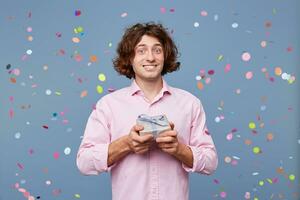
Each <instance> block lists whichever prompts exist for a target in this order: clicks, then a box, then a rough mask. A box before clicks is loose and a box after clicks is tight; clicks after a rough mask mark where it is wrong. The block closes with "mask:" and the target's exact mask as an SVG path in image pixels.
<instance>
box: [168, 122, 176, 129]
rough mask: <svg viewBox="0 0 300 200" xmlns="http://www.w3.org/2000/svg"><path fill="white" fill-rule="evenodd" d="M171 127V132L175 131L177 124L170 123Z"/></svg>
mask: <svg viewBox="0 0 300 200" xmlns="http://www.w3.org/2000/svg"><path fill="white" fill-rule="evenodd" d="M169 124H170V126H171V130H174V127H175V124H174V123H173V122H169Z"/></svg>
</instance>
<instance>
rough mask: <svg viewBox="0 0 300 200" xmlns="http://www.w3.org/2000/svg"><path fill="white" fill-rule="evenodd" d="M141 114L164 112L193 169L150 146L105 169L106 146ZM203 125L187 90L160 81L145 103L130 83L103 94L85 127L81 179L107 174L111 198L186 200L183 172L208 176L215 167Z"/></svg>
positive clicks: (79, 159) (79, 163) (199, 108)
mask: <svg viewBox="0 0 300 200" xmlns="http://www.w3.org/2000/svg"><path fill="white" fill-rule="evenodd" d="M140 114H147V115H151V116H153V115H160V114H165V115H166V116H167V118H168V120H169V121H171V122H173V123H174V124H175V128H174V129H176V130H177V132H178V140H179V142H181V143H184V144H186V145H188V146H189V147H190V148H191V150H192V153H193V158H194V163H193V167H192V168H189V167H188V166H186V165H184V164H183V163H182V162H180V161H178V160H177V159H176V158H175V157H173V156H171V155H169V154H167V153H165V152H163V151H161V150H160V149H159V148H158V147H157V146H156V145H155V143H154V145H153V146H152V148H151V149H150V151H149V152H148V153H146V154H143V155H140V154H134V153H131V154H128V155H127V156H126V157H124V158H123V159H121V160H120V161H119V162H117V163H115V164H114V165H112V166H110V167H108V166H107V157H108V145H109V144H110V143H111V142H112V141H114V140H116V139H118V138H120V137H121V136H124V135H127V134H129V132H130V129H131V128H132V126H133V125H135V124H136V118H137V116H138V115H140ZM205 121H206V118H205V113H204V110H203V107H202V105H201V102H200V100H199V99H198V98H196V97H195V96H193V95H192V94H190V93H189V92H187V91H184V90H181V89H178V88H174V87H170V86H169V85H167V83H166V82H165V81H163V88H162V90H161V91H160V93H159V94H158V95H157V96H156V97H155V99H154V100H153V102H149V101H148V100H147V99H146V98H145V97H144V95H143V92H142V91H141V90H140V88H139V86H138V85H137V84H136V82H135V81H133V82H132V84H131V86H129V87H126V88H123V89H120V90H117V91H115V92H113V93H110V94H108V95H105V96H104V97H102V98H101V99H100V100H99V101H98V102H97V104H96V109H95V110H93V111H92V113H91V115H90V117H89V119H88V122H87V125H86V129H85V132H84V137H83V140H82V143H81V145H80V148H79V151H78V155H77V166H78V168H79V170H80V171H81V172H82V173H83V174H85V175H97V174H99V173H101V172H107V171H110V173H111V182H112V199H113V200H119V199H126V200H142V199H143V200H150V199H151V200H154V199H161V200H165V199H172V200H187V199H188V198H189V181H188V172H198V173H202V174H211V173H212V172H213V171H214V170H215V169H216V167H217V164H218V159H217V153H216V149H215V146H214V143H213V140H212V137H211V135H210V134H209V132H208V130H207V128H206V125H205Z"/></svg>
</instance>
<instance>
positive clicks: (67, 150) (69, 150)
mask: <svg viewBox="0 0 300 200" xmlns="http://www.w3.org/2000/svg"><path fill="white" fill-rule="evenodd" d="M64 153H65V155H70V153H71V148H70V147H66V148H65V150H64Z"/></svg>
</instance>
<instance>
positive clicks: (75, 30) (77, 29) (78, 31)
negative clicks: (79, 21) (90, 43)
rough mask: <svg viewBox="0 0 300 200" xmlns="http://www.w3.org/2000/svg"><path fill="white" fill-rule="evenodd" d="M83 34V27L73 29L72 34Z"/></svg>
mask: <svg viewBox="0 0 300 200" xmlns="http://www.w3.org/2000/svg"><path fill="white" fill-rule="evenodd" d="M82 32H83V27H82V26H77V27H75V28H74V33H76V34H78V33H82Z"/></svg>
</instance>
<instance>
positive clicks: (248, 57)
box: [242, 52, 251, 62]
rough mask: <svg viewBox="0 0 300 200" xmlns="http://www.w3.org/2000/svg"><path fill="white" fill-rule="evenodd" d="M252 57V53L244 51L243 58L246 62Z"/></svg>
mask: <svg viewBox="0 0 300 200" xmlns="http://www.w3.org/2000/svg"><path fill="white" fill-rule="evenodd" d="M250 59H251V55H250V53H249V52H244V53H243V54H242V60H243V61H245V62H248V61H249V60H250Z"/></svg>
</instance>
